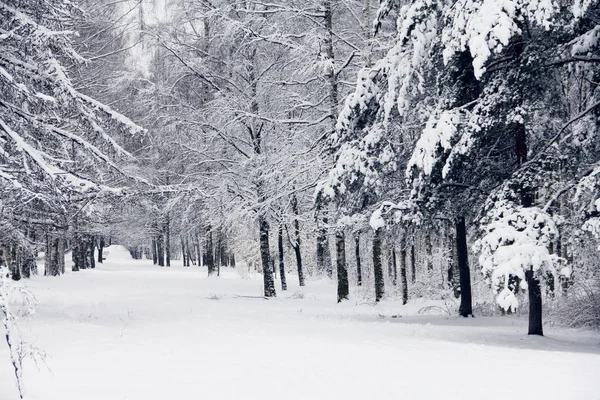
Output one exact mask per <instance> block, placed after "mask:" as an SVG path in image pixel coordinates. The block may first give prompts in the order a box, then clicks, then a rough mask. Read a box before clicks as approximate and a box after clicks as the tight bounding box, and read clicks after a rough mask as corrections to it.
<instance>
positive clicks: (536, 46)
mask: <svg viewBox="0 0 600 400" xmlns="http://www.w3.org/2000/svg"><path fill="white" fill-rule="evenodd" d="M597 6H598V5H597V3H596V2H585V3H580V2H578V1H574V2H567V3H564V2H563V3H560V4H558V3H552V4H551V3H546V2H538V1H535V0H533V1H519V2H513V3H511V6H510V7H506V6H502V5H500V4H499V3H497V2H485V1H484V2H479V1H469V0H465V1H459V2H458V3H456V2H441V3H439V2H436V3H429V2H424V1H414V2H410V3H408V4H405V5H401V4H396V3H395V2H385V3H384V4H382V7H381V8H380V12H379V13H378V16H377V19H376V22H375V27H376V28H377V27H378V26H379V24H380V21H381V19H382V18H385V17H386V16H387V15H388V14H389V13H390V12H393V10H395V7H399V14H398V20H397V21H398V22H397V26H398V28H399V29H398V34H397V36H396V38H395V44H394V46H393V47H392V48H391V49H390V50H389V51H388V53H387V54H386V55H385V56H384V57H382V58H381V59H380V60H379V61H377V62H376V63H375V64H374V65H373V66H367V67H366V68H364V69H363V70H362V71H361V72H360V73H359V79H358V83H357V87H356V90H355V92H354V93H352V94H351V95H350V96H348V98H347V99H346V102H345V105H344V108H343V109H342V111H341V113H340V116H339V118H338V125H337V130H336V132H335V134H334V135H333V136H332V137H331V138H330V142H329V143H330V148H331V149H332V151H333V152H334V154H335V156H336V164H335V166H334V168H332V169H331V171H330V172H329V176H328V179H327V180H326V181H325V182H324V183H323V184H322V186H321V187H320V189H319V194H320V195H321V196H322V197H323V198H324V199H327V200H331V201H333V202H335V203H336V204H338V207H347V205H348V203H349V202H350V203H352V202H357V201H358V202H360V201H362V202H363V205H364V204H365V203H368V204H371V205H372V207H377V208H376V212H375V214H373V218H372V219H371V226H372V228H373V229H374V230H375V232H376V233H375V235H376V236H377V235H378V232H380V231H383V230H385V229H389V227H390V226H395V225H397V224H400V225H401V226H402V227H403V228H404V229H405V231H404V233H402V234H401V235H402V236H403V237H405V236H406V235H407V233H408V232H409V231H410V230H411V229H419V230H420V229H424V230H430V229H432V226H433V225H432V224H433V221H435V220H445V221H449V222H452V221H453V223H454V225H455V232H454V235H455V236H454V240H455V243H456V253H457V263H458V272H459V277H460V279H459V280H460V289H461V306H460V311H459V313H460V314H461V315H463V316H467V315H469V314H471V313H472V308H471V299H470V277H469V272H470V270H469V267H468V250H469V249H468V245H467V243H468V240H467V239H468V237H467V233H468V228H471V229H472V236H471V237H473V238H474V239H476V240H475V242H474V243H472V251H473V252H474V253H475V254H477V255H478V262H479V267H480V268H481V271H482V272H483V273H484V275H485V276H486V278H487V281H488V283H489V285H490V286H491V287H492V289H493V290H494V291H495V292H496V293H497V302H498V304H499V306H500V307H502V308H503V309H504V310H505V311H509V312H510V311H514V310H515V309H516V308H517V306H518V305H519V297H520V296H519V291H520V290H523V289H526V290H527V292H528V297H529V298H528V301H529V315H530V325H529V333H530V334H539V335H541V334H542V319H541V317H542V303H541V302H542V295H543V293H542V290H541V285H545V286H546V287H547V288H548V290H547V293H550V295H551V296H553V295H554V293H555V292H557V291H558V288H559V285H560V287H561V288H562V289H563V292H564V290H566V289H567V288H568V287H569V285H570V284H571V283H572V279H574V277H575V276H576V277H577V278H579V279H581V280H585V279H586V278H588V277H589V275H590V274H597V266H596V264H595V263H594V262H590V260H587V259H586V254H590V253H592V252H593V251H594V250H593V249H594V248H595V246H596V244H595V242H590V241H589V238H590V237H589V235H586V234H585V231H586V230H587V231H593V228H592V226H595V225H594V223H593V222H590V220H589V219H590V217H592V218H593V217H594V216H595V215H596V213H597V210H596V207H595V205H594V202H595V201H596V199H597V195H598V181H597V173H598V171H599V169H598V167H599V166H600V164H599V162H600V158H599V154H600V153H599V152H598V148H597V140H596V138H597V130H598V120H597V118H598V105H599V104H600V103H598V97H597V90H596V88H597V85H598V83H597V76H598V68H597V65H598V57H597V56H595V55H594V52H595V51H597V46H598V35H597V33H598V22H599V21H598V20H597V18H596V15H597ZM373 193H375V195H373ZM382 200H385V201H384V202H383V203H381V201H382ZM351 213H352V212H351ZM407 228H408V229H407ZM376 247H377V246H376V245H374V250H373V253H374V257H375V258H377V257H378V250H377V248H376ZM376 264H377V263H376ZM586 275H588V276H586Z"/></svg>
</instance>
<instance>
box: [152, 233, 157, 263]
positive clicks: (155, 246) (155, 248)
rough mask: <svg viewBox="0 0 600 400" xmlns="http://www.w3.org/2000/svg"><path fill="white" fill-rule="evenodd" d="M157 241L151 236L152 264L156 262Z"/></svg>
mask: <svg viewBox="0 0 600 400" xmlns="http://www.w3.org/2000/svg"><path fill="white" fill-rule="evenodd" d="M157 249H158V243H157V240H156V236H153V237H152V262H153V263H154V265H156V264H158V250H157Z"/></svg>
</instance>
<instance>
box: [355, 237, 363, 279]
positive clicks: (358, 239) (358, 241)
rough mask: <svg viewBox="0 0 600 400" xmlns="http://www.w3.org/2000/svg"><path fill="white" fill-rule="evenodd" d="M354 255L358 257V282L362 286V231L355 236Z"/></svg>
mask: <svg viewBox="0 0 600 400" xmlns="http://www.w3.org/2000/svg"><path fill="white" fill-rule="evenodd" d="M354 257H355V258H356V284H357V285H358V286H362V270H361V267H360V232H357V233H356V235H355V236H354Z"/></svg>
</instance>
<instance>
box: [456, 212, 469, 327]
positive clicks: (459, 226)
mask: <svg viewBox="0 0 600 400" xmlns="http://www.w3.org/2000/svg"><path fill="white" fill-rule="evenodd" d="M467 252H468V249H467V229H466V227H465V218H464V217H463V216H460V217H458V218H456V254H457V256H458V271H459V278H460V307H459V309H458V313H459V314H460V315H461V316H463V317H468V316H469V315H471V316H472V315H473V307H472V303H471V271H470V270H469V259H468V253H467Z"/></svg>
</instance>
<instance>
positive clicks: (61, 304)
mask: <svg viewBox="0 0 600 400" xmlns="http://www.w3.org/2000/svg"><path fill="white" fill-rule="evenodd" d="M109 250H110V251H109V252H108V254H107V260H106V262H105V263H104V264H103V265H99V266H98V268H96V270H86V271H80V272H77V273H70V272H69V273H67V274H66V275H65V276H62V277H58V278H49V277H34V278H33V279H32V280H31V281H28V282H26V283H27V285H28V286H29V287H30V289H31V291H32V293H33V294H34V295H35V297H36V298H37V300H38V302H39V304H38V311H37V313H36V315H34V316H32V317H30V318H29V319H23V318H20V319H19V321H18V322H19V324H20V327H21V333H22V336H23V337H24V339H25V340H26V341H27V342H28V343H29V344H30V345H32V346H34V347H37V348H39V349H40V350H42V351H44V352H45V353H46V358H45V360H44V362H40V363H38V365H37V366H36V365H35V364H34V363H33V362H32V360H30V359H28V360H26V361H25V371H24V376H25V387H26V390H27V395H28V396H27V397H26V398H28V399H35V400H81V399H86V400H119V399H128V400H159V399H160V400H165V399H173V400H186V399H190V400H192V399H193V400H197V399H215V400H217V399H218V400H221V399H236V400H237V399H240V400H242V399H244V400H245V399H264V398H275V399H311V400H316V399H361V400H362V399H378V400H382V399H400V398H409V399H507V398H513V397H514V396H515V395H517V394H518V395H519V397H522V398H539V399H544V400H547V399H598V398H599V393H600V381H598V379H597V378H598V376H600V355H599V354H600V346H599V343H600V336H598V335H597V334H594V333H590V332H578V331H572V330H561V329H552V328H547V329H546V334H547V336H546V337H543V338H542V337H528V336H527V335H526V332H527V330H526V321H525V320H523V319H521V318H517V317H507V318H474V319H460V318H458V317H448V316H440V315H438V316H422V315H415V314H416V313H417V311H418V310H419V309H421V307H423V306H424V305H425V303H423V302H411V303H409V304H408V305H406V306H402V305H401V304H400V303H399V302H395V301H391V300H386V301H383V302H382V303H381V304H379V305H377V306H373V305H371V304H370V303H369V302H367V301H365V300H364V299H363V297H361V295H360V294H358V293H355V294H354V296H353V299H352V300H351V301H349V302H346V303H344V304H341V305H336V304H335V286H334V285H333V283H331V282H330V281H328V280H320V281H309V282H308V284H307V287H305V288H304V289H303V290H302V291H300V289H299V288H298V286H297V283H296V282H295V277H294V276H290V277H288V282H289V284H290V286H291V288H290V290H288V291H287V292H281V291H279V292H278V295H279V297H278V298H277V299H272V300H265V299H264V298H262V297H261V293H262V281H261V279H260V277H257V276H251V277H250V279H240V277H239V275H238V274H237V273H236V271H234V270H231V269H224V270H223V271H222V276H221V277H220V278H217V277H215V278H206V270H205V269H204V268H198V267H191V268H182V267H179V266H174V267H171V268H159V267H155V266H152V265H151V262H150V263H149V262H148V261H135V260H131V257H129V253H126V250H124V249H121V248H118V247H117V248H111V249H109ZM175 263H177V264H179V263H178V262H175ZM278 289H279V285H278ZM301 297H303V298H301ZM15 305H17V304H15ZM12 377H13V373H12V371H11V369H10V363H9V361H8V353H7V350H6V349H5V346H0V399H2V400H12V399H16V398H17V393H16V391H15V389H14V385H13V381H12ZM461 377H462V379H461Z"/></svg>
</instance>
